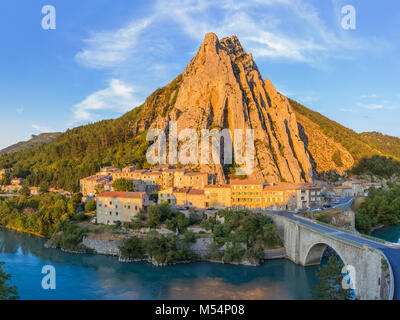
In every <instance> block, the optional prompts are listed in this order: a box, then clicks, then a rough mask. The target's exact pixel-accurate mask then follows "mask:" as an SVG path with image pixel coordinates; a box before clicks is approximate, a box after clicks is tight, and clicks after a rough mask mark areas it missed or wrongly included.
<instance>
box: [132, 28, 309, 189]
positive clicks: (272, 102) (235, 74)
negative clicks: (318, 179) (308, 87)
mask: <svg viewBox="0 0 400 320" xmlns="http://www.w3.org/2000/svg"><path fill="white" fill-rule="evenodd" d="M166 93H168V94H166ZM165 105H167V107H166V106H165ZM144 114H146V115H147V116H146V119H145V120H144V121H142V123H145V124H146V125H145V126H144V127H145V128H146V127H150V128H161V129H163V130H167V128H168V122H169V121H170V120H174V121H177V125H178V132H179V131H180V130H183V129H185V128H193V129H195V130H197V131H198V132H200V130H202V129H209V128H219V129H223V128H228V129H229V130H230V131H231V132H232V136H233V130H234V129H253V130H254V139H255V141H254V143H255V149H256V155H255V166H256V167H255V170H254V172H253V173H252V174H251V175H250V178H256V179H262V180H264V181H268V182H279V181H288V182H301V181H309V180H311V178H312V159H311V156H310V153H309V152H308V150H307V145H306V144H304V142H303V141H302V139H301V138H300V133H299V128H298V124H297V121H296V116H295V113H294V112H293V110H292V108H291V106H290V104H289V102H288V100H287V98H286V97H284V96H282V95H280V94H279V93H278V92H277V91H276V89H275V88H274V86H273V85H272V83H271V81H270V80H268V79H267V80H265V81H264V79H263V77H262V76H261V73H260V72H259V69H258V68H257V65H256V63H255V62H254V61H253V57H252V55H251V54H247V53H246V51H245V50H244V49H243V47H242V45H241V44H240V41H239V39H238V38H237V37H236V36H231V37H225V38H222V39H221V40H219V39H218V37H217V35H216V34H214V33H207V34H206V35H205V38H204V41H203V43H202V44H201V46H200V48H199V50H198V52H197V53H196V55H195V57H194V58H193V59H192V61H191V62H190V63H189V65H188V66H187V67H186V69H185V71H184V73H183V74H182V75H181V76H179V77H178V78H176V79H175V80H174V81H173V82H171V83H170V84H169V85H168V86H166V87H165V91H162V90H161V91H160V93H159V95H156V96H155V97H152V99H150V100H149V99H148V101H147V102H146V107H145V111H144ZM139 122H140V121H139ZM142 126H143V124H142ZM199 169H201V170H205V171H209V172H212V173H216V174H217V175H218V176H219V178H220V181H223V180H224V178H225V177H226V176H225V175H224V170H223V168H222V166H221V165H207V166H204V165H203V166H200V168H199ZM225 171H226V170H225Z"/></svg>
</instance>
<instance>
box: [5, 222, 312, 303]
mask: <svg viewBox="0 0 400 320" xmlns="http://www.w3.org/2000/svg"><path fill="white" fill-rule="evenodd" d="M44 242H45V240H44V239H40V238H37V237H34V236H31V235H27V234H23V233H18V232H15V231H11V230H7V229H2V228H0V261H4V262H5V263H6V264H5V266H4V267H5V269H6V271H7V272H9V273H11V274H12V275H13V284H15V285H17V286H18V293H19V295H20V297H21V299H311V295H310V289H311V288H312V286H313V285H314V284H315V283H316V278H315V271H316V268H317V267H307V268H304V267H301V266H298V265H296V264H294V263H292V262H290V261H288V260H286V259H280V260H273V261H266V262H265V263H264V264H263V265H262V266H259V267H245V266H232V265H222V264H212V263H192V264H182V265H176V266H168V267H155V266H152V265H150V264H147V263H132V264H125V263H120V262H118V260H117V259H116V258H114V257H107V256H101V255H76V254H70V253H65V252H61V251H60V250H56V249H46V248H44V247H43V244H44ZM44 265H53V266H55V268H56V272H57V274H56V286H57V287H56V290H43V289H42V287H41V281H42V277H43V276H44V275H42V274H41V270H42V267H43V266H44Z"/></svg>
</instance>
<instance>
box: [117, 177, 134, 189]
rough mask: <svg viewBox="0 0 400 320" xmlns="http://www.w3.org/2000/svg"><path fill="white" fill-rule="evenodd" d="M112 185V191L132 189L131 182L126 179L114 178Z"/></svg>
mask: <svg viewBox="0 0 400 320" xmlns="http://www.w3.org/2000/svg"><path fill="white" fill-rule="evenodd" d="M112 187H113V189H114V191H117V192H119V191H123V192H127V191H133V183H132V181H131V180H128V179H116V180H115V181H114V182H113V184H112Z"/></svg>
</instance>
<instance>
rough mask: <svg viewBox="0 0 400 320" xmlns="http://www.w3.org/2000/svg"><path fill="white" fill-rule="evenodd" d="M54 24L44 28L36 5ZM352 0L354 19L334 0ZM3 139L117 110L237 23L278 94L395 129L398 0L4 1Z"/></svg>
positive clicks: (398, 114)
mask: <svg viewBox="0 0 400 320" xmlns="http://www.w3.org/2000/svg"><path fill="white" fill-rule="evenodd" d="M49 4H50V5H53V6H54V7H55V9H56V29H55V30H43V29H42V27H41V20H42V18H43V16H44V15H43V14H42V13H41V10H42V7H43V6H44V5H49ZM344 5H353V6H354V8H355V9H356V29H355V30H345V29H343V28H342V26H341V19H342V17H343V15H342V13H341V8H342V7H343V6H344ZM0 8H1V12H2V13H3V14H2V19H0V35H1V43H2V45H1V50H0V90H1V91H0V92H1V95H0V108H1V118H0V148H3V147H6V146H8V145H10V144H12V143H15V142H18V141H21V140H27V139H28V138H29V136H30V135H31V134H37V133H40V132H47V131H64V130H66V129H67V128H72V127H75V126H78V125H81V124H85V123H88V122H94V121H98V120H101V119H105V118H112V117H118V116H119V115H121V114H123V113H124V112H126V111H128V110H130V109H132V108H134V107H135V106H138V105H140V104H141V103H142V102H143V101H144V99H145V98H146V97H147V96H148V95H149V94H150V93H151V92H153V91H154V90H155V89H157V88H159V87H162V86H163V85H165V84H167V83H168V82H169V81H171V80H172V79H173V78H175V77H176V76H177V75H178V74H179V73H181V72H182V71H183V70H184V68H185V66H186V65H187V64H188V62H189V61H190V59H191V58H192V57H193V55H194V54H195V52H196V51H197V49H198V48H199V46H200V44H201V42H202V40H203V38H204V35H205V33H207V32H215V33H216V34H217V35H218V36H219V37H220V38H221V37H224V36H230V35H233V34H236V35H237V36H238V37H239V39H240V41H241V43H242V45H243V46H244V48H245V50H246V51H247V52H251V53H253V57H254V60H255V61H256V63H257V65H258V67H259V69H260V71H261V74H262V75H263V77H264V78H269V79H271V81H272V83H274V85H275V86H276V88H277V89H278V90H279V91H280V92H282V93H284V94H286V95H287V96H289V97H291V98H294V99H296V100H298V101H299V102H301V103H303V104H305V105H306V106H308V107H310V108H312V109H314V110H316V111H319V112H321V113H322V114H324V115H326V116H328V117H329V118H331V119H333V120H336V121H338V122H340V123H341V124H343V125H345V126H348V127H350V128H352V129H354V130H356V131H358V132H361V131H372V130H375V131H380V132H383V133H387V134H391V135H395V136H400V126H399V124H398V123H399V119H400V110H399V107H400V81H399V80H398V75H399V74H400V72H399V71H400V63H399V58H400V51H399V50H400V3H399V2H398V1H394V0H393V1H388V0H387V1H384V2H382V1H377V0H360V1H354V0H346V1H341V0H333V1H331V0H324V1H321V0H314V1H313V0H310V1H300V0H249V1H245V2H244V1H232V0H221V1H215V0H210V1H209V0H205V1H189V0H186V1H183V0H169V1H146V2H144V1H140V2H139V1H132V0H118V1H111V0H85V1H77V0H68V1H66V0H46V1H39V0H35V1H32V0H18V1H11V0H4V1H2V3H1V5H0Z"/></svg>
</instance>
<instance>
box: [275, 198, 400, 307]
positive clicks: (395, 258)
mask: <svg viewBox="0 0 400 320" xmlns="http://www.w3.org/2000/svg"><path fill="white" fill-rule="evenodd" d="M353 200H354V198H351V199H350V198H349V199H344V200H343V201H341V202H340V204H337V205H335V206H334V207H341V208H349V207H351V204H352V203H353ZM274 214H277V215H280V216H284V217H286V218H288V219H290V220H293V221H298V222H301V223H302V224H304V225H308V226H310V227H312V228H313V229H317V230H318V229H319V230H320V231H321V233H324V234H327V235H330V236H332V237H337V236H338V237H340V238H341V239H343V238H344V239H347V240H349V242H356V243H359V244H361V245H363V244H366V245H368V246H370V247H372V248H375V249H378V250H380V251H381V252H383V254H384V255H385V256H386V258H387V259H388V260H389V263H390V266H391V267H392V271H393V277H394V296H393V299H394V300H400V249H398V248H393V247H391V246H389V245H385V244H384V243H380V242H375V241H373V240H369V239H366V238H363V237H359V236H357V235H354V234H351V233H347V232H343V231H340V230H338V229H335V228H330V227H328V226H325V225H321V224H318V223H314V222H311V221H310V220H306V219H302V218H299V217H296V216H295V213H294V212H274Z"/></svg>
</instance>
